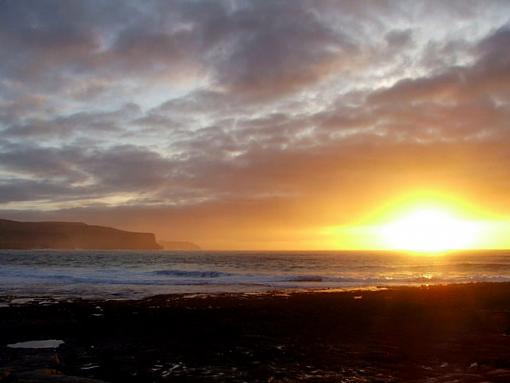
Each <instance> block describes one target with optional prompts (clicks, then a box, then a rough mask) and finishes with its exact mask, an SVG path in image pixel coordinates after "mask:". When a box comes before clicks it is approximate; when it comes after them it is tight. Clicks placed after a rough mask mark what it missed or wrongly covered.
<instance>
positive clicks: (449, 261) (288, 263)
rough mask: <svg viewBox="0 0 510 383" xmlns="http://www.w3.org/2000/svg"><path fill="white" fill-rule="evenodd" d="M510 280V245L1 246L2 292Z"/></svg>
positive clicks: (119, 294) (114, 292)
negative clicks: (410, 250) (332, 248)
mask: <svg viewBox="0 0 510 383" xmlns="http://www.w3.org/2000/svg"><path fill="white" fill-rule="evenodd" d="M475 281H489V282H501V281H510V252H503V251H497V252H496V251H493V252H473V253H462V254H449V255H444V256H435V257H418V256H413V255H406V254H395V253H371V252H165V251H148V252H144V251H42V250H39V251H11V250H9V251H5V250H4V251H1V250H0V295H4V296H5V295H11V296H22V297H36V296H37V297H40V296H50V297H53V298H62V297H86V298H91V297H95V298H141V297H145V296H150V295H155V294H163V293H219V292H264V291H268V290H290V289H292V290H295V289H327V288H354V287H375V286H388V285H416V284H438V283H462V282H475Z"/></svg>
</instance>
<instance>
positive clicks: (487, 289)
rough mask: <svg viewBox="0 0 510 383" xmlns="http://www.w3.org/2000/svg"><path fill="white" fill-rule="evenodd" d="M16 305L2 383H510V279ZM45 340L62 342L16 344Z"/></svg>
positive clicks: (1, 330)
mask: <svg viewBox="0 0 510 383" xmlns="http://www.w3.org/2000/svg"><path fill="white" fill-rule="evenodd" d="M9 301H12V299H10V298H9V297H3V298H2V297H0V302H3V303H4V307H0V334H2V340H1V341H0V370H1V369H2V368H3V371H4V373H5V374H10V377H9V376H6V377H5V378H4V380H3V381H2V379H1V378H0V382H2V383H3V382H4V381H5V382H36V381H37V382H56V381H61V382H77V383H80V382H83V383H87V382H89V383H92V382H93V380H99V381H106V382H112V383H125V382H133V383H135V382H136V383H147V382H235V383H241V382H254V383H262V382H273V383H275V382H286V383H289V382H313V383H333V382H351V383H354V382H357V383H373V382H378V383H397V382H413V383H446V382H450V383H452V382H457V383H470V382H471V383H475V382H493V383H508V382H510V284H506V283H502V284H498V283H494V284H473V285H451V286H438V287H422V288H398V289H397V288H395V289H389V290H382V291H352V292H338V293H296V294H290V295H288V294H284V293H281V294H276V293H275V294H272V295H271V294H268V295H261V296H253V295H242V294H241V295H219V296H212V297H208V296H204V295H195V296H189V295H188V296H157V297H152V298H147V299H144V300H140V301H106V302H105V301H96V302H94V301H79V300H78V301H74V302H61V303H57V304H53V305H45V304H29V305H16V304H11V305H10V306H7V307H6V303H5V302H9ZM47 339H56V340H62V341H64V343H63V344H62V345H60V346H59V347H58V348H57V349H55V350H26V349H25V350H21V349H12V348H9V347H7V345H8V344H12V343H17V342H26V341H34V340H47ZM9 371H11V372H9ZM58 371H61V373H62V374H64V375H60V374H61V373H59V372H58ZM0 376H1V373H0ZM34 377H35V378H34ZM77 377H83V378H77ZM84 378H88V379H92V381H90V380H83V379H84ZM9 379H10V380H9ZM30 379H32V380H30ZM70 379H75V380H70ZM77 379H82V380H77Z"/></svg>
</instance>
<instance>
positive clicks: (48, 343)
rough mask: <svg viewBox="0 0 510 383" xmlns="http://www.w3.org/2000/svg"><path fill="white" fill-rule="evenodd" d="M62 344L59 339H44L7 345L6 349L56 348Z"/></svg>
mask: <svg viewBox="0 0 510 383" xmlns="http://www.w3.org/2000/svg"><path fill="white" fill-rule="evenodd" d="M62 344H64V341H63V340H60V339H46V340H29V341H27V342H18V343H11V344H8V345H7V347H8V348H58V347H59V346H60V345H62Z"/></svg>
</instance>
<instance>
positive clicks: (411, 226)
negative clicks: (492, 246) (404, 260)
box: [379, 209, 480, 252]
mask: <svg viewBox="0 0 510 383" xmlns="http://www.w3.org/2000/svg"><path fill="white" fill-rule="evenodd" d="M479 232H480V225H479V224H477V223H476V222H472V221H467V220H463V219H460V218H458V217H456V216H455V215H453V214H452V213H450V212H449V211H447V210H441V209H417V210H414V211H411V212H409V213H407V214H405V215H403V216H402V217H400V218H398V219H396V220H395V221H393V222H390V223H388V224H385V225H382V226H381V227H380V229H379V235H380V237H381V240H382V241H383V242H384V243H385V247H386V248H388V249H394V250H410V251H418V252H437V251H446V250H457V249H468V248H471V247H472V246H473V245H475V244H476V241H477V239H478V238H477V237H478V234H479Z"/></svg>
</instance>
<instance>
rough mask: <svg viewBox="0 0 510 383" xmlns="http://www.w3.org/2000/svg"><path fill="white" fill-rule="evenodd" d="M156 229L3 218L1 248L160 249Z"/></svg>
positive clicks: (0, 230) (0, 224) (0, 234)
mask: <svg viewBox="0 0 510 383" xmlns="http://www.w3.org/2000/svg"><path fill="white" fill-rule="evenodd" d="M160 248H161V247H160V246H159V245H158V244H157V242H156V238H155V236H154V234H152V233H135V232H130V231H124V230H118V229H114V228H111V227H105V226H94V225H87V224H85V223H80V222H17V221H10V220H4V219H0V249H103V250H116V249H119V250H120V249H133V250H134V249H143V250H156V249H160Z"/></svg>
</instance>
